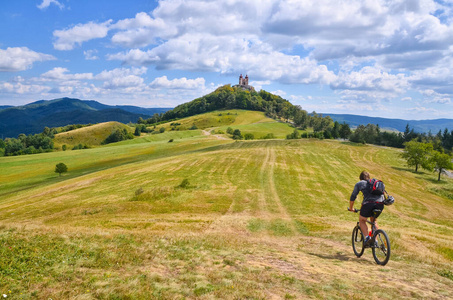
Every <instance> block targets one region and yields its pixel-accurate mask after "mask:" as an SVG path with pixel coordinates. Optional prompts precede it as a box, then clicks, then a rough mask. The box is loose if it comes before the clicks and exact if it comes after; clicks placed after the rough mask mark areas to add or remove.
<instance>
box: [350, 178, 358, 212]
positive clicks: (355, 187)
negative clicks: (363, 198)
mask: <svg viewBox="0 0 453 300" xmlns="http://www.w3.org/2000/svg"><path fill="white" fill-rule="evenodd" d="M359 184H360V182H358V183H356V185H355V186H354V190H353V191H352V194H351V197H350V198H349V209H348V210H349V211H354V201H355V199H356V198H357V195H358V194H359V192H360V188H359Z"/></svg>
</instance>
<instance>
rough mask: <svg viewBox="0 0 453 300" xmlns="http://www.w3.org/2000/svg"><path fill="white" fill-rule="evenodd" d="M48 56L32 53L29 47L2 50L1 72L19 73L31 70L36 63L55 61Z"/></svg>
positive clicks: (0, 50)
mask: <svg viewBox="0 0 453 300" xmlns="http://www.w3.org/2000/svg"><path fill="white" fill-rule="evenodd" d="M54 59H55V57H53V56H52V55H48V54H43V53H39V52H35V51H32V50H30V49H28V48H27V47H13V48H10V47H8V48H6V50H3V49H0V72H17V71H24V70H26V69H29V68H31V66H32V65H33V63H34V62H37V61H48V60H54Z"/></svg>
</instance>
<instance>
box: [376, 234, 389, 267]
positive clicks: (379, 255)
mask: <svg viewBox="0 0 453 300" xmlns="http://www.w3.org/2000/svg"><path fill="white" fill-rule="evenodd" d="M374 240H375V243H374V246H373V247H372V250H373V257H374V260H375V261H376V263H377V264H378V265H381V266H385V265H386V264H387V263H388V261H389V259H390V240H389V237H388V235H387V233H386V232H385V231H384V230H381V229H378V230H376V232H375V234H374Z"/></svg>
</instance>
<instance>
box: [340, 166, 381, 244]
mask: <svg viewBox="0 0 453 300" xmlns="http://www.w3.org/2000/svg"><path fill="white" fill-rule="evenodd" d="M359 178H360V181H359V182H357V183H356V184H355V186H354V190H353V191H352V194H351V198H350V199H349V200H350V201H349V208H348V210H349V211H352V212H353V211H354V201H355V199H356V198H357V195H358V194H359V192H362V194H363V201H362V207H361V208H360V217H359V224H360V229H361V230H362V233H363V236H365V237H366V238H365V244H367V243H368V241H369V240H370V238H371V237H370V236H368V226H367V224H366V220H367V219H368V218H370V221H371V222H375V223H376V229H377V228H378V227H377V222H376V219H375V218H374V217H372V215H373V209H380V210H383V209H384V195H373V194H371V192H370V191H369V190H368V189H367V181H369V180H370V174H369V173H368V172H366V171H362V173H360V176H359Z"/></svg>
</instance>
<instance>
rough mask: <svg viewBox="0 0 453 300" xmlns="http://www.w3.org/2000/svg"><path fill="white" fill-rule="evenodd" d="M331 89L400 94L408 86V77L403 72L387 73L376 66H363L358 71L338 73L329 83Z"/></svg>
mask: <svg viewBox="0 0 453 300" xmlns="http://www.w3.org/2000/svg"><path fill="white" fill-rule="evenodd" d="M331 88H332V89H335V90H336V89H339V90H349V91H376V92H379V93H382V94H383V95H385V94H386V93H391V94H400V93H403V92H404V91H406V90H407V89H408V88H409V83H408V79H407V78H406V77H405V75H404V74H396V75H395V74H389V73H387V72H384V71H382V70H381V69H379V68H377V67H364V68H362V69H361V70H360V71H353V72H350V73H348V74H346V73H340V74H339V75H338V77H337V80H336V81H335V82H332V83H331Z"/></svg>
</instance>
